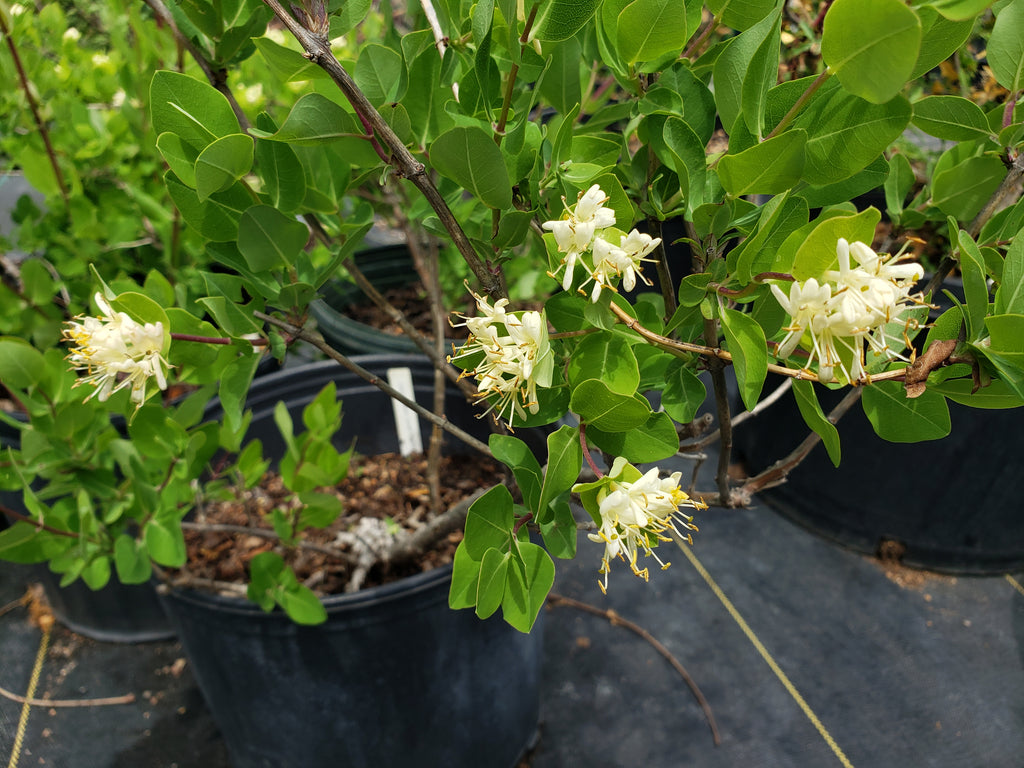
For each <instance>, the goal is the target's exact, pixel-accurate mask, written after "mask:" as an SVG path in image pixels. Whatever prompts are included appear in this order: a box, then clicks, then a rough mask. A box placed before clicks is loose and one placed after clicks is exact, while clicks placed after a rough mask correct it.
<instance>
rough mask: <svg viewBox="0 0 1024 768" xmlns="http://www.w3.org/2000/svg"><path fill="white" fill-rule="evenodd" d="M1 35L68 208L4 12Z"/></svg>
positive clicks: (0, 18) (47, 132) (45, 130)
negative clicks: (5, 42)
mask: <svg viewBox="0 0 1024 768" xmlns="http://www.w3.org/2000/svg"><path fill="white" fill-rule="evenodd" d="M0 34H2V35H3V37H4V39H5V40H6V41H7V50H9V51H10V52H11V58H12V59H13V60H14V69H15V71H16V72H17V73H18V83H19V84H20V85H21V90H22V91H23V92H24V94H25V101H26V102H28V109H29V112H31V113H32V120H33V122H35V124H36V128H38V129H39V136H40V138H42V140H43V147H44V148H45V149H46V156H47V157H48V158H49V160H50V167H51V168H53V175H54V176H55V177H56V180H57V188H58V189H59V190H60V196H61V197H62V198H63V199H64V206H65V207H67V205H68V185H67V182H66V181H64V174H63V173H62V172H61V170H60V165H59V164H58V163H57V153H56V152H55V151H54V149H53V143H52V142H51V141H50V130H49V128H47V127H46V123H44V122H43V118H42V117H41V116H40V114H39V104H38V103H37V102H36V97H35V95H34V94H33V93H32V84H31V83H30V82H29V79H28V75H27V74H25V67H24V65H23V64H22V63H21V55H20V54H19V53H18V47H17V46H16V45H15V44H14V35H12V34H11V30H10V28H9V27H8V26H7V17H6V16H5V15H4V14H3V13H2V12H0Z"/></svg>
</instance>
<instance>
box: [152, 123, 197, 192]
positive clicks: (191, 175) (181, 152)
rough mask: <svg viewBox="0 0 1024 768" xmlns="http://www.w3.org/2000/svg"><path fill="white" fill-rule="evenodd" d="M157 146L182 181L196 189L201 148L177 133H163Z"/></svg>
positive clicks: (158, 139)
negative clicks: (197, 165) (197, 161)
mask: <svg viewBox="0 0 1024 768" xmlns="http://www.w3.org/2000/svg"><path fill="white" fill-rule="evenodd" d="M156 148H157V149H158V150H160V154H161V155H163V158H164V161H165V162H166V163H167V165H168V166H170V169H171V170H172V171H173V172H174V173H175V175H176V176H177V177H178V178H179V179H181V182H182V183H183V184H185V185H187V186H189V187H192V188H193V189H195V186H196V158H198V157H199V150H198V149H196V148H195V147H194V146H192V145H191V144H189V143H188V142H186V141H183V140H182V138H181V137H180V136H179V135H178V134H176V133H161V134H160V135H159V136H158V137H157V139H156Z"/></svg>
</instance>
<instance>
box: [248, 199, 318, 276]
mask: <svg viewBox="0 0 1024 768" xmlns="http://www.w3.org/2000/svg"><path fill="white" fill-rule="evenodd" d="M308 239H309V230H308V229H306V225H305V224H303V223H302V222H301V221H299V220H298V219H296V218H294V217H293V216H287V215H285V214H283V213H281V212H280V211H279V210H277V209H276V208H271V207H270V206H269V205H254V206H252V207H251V208H248V209H246V211H245V213H243V214H242V218H241V220H240V221H239V222H238V250H239V251H241V252H242V256H244V257H245V261H246V263H247V264H248V265H249V269H251V270H252V271H253V272H264V271H268V270H271V269H277V268H279V267H290V266H291V265H292V264H293V263H294V261H295V259H296V257H298V255H299V254H300V253H301V252H302V249H303V248H304V247H305V245H306V242H307V240H308Z"/></svg>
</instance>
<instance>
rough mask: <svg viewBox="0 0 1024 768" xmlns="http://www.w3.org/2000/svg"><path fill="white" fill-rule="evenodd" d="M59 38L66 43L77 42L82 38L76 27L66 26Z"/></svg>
mask: <svg viewBox="0 0 1024 768" xmlns="http://www.w3.org/2000/svg"><path fill="white" fill-rule="evenodd" d="M61 39H62V40H63V41H64V42H66V43H77V42H78V41H79V40H81V39H82V33H81V32H79V31H78V28H77V27H68V28H67V29H65V30H64V34H63V35H62V36H61Z"/></svg>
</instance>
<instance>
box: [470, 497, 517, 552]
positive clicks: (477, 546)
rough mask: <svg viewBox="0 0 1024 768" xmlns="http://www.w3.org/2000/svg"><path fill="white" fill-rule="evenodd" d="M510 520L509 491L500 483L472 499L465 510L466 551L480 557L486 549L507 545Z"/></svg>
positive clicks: (511, 508) (510, 527) (511, 520)
mask: <svg viewBox="0 0 1024 768" xmlns="http://www.w3.org/2000/svg"><path fill="white" fill-rule="evenodd" d="M512 524H513V502H512V494H511V493H509V490H508V488H506V487H505V486H504V485H496V486H494V487H493V488H491V489H490V490H489V491H487V492H486V493H485V494H484V495H483V496H481V497H480V498H478V499H477V500H476V501H474V502H473V504H472V505H471V506H470V508H469V512H467V514H466V538H465V539H464V541H465V543H466V553H467V554H468V555H469V556H470V557H471V558H473V559H474V560H477V561H480V560H483V558H484V555H485V554H486V553H487V551H488V550H498V549H501V550H504V549H508V545H509V541H510V538H511V535H512Z"/></svg>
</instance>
